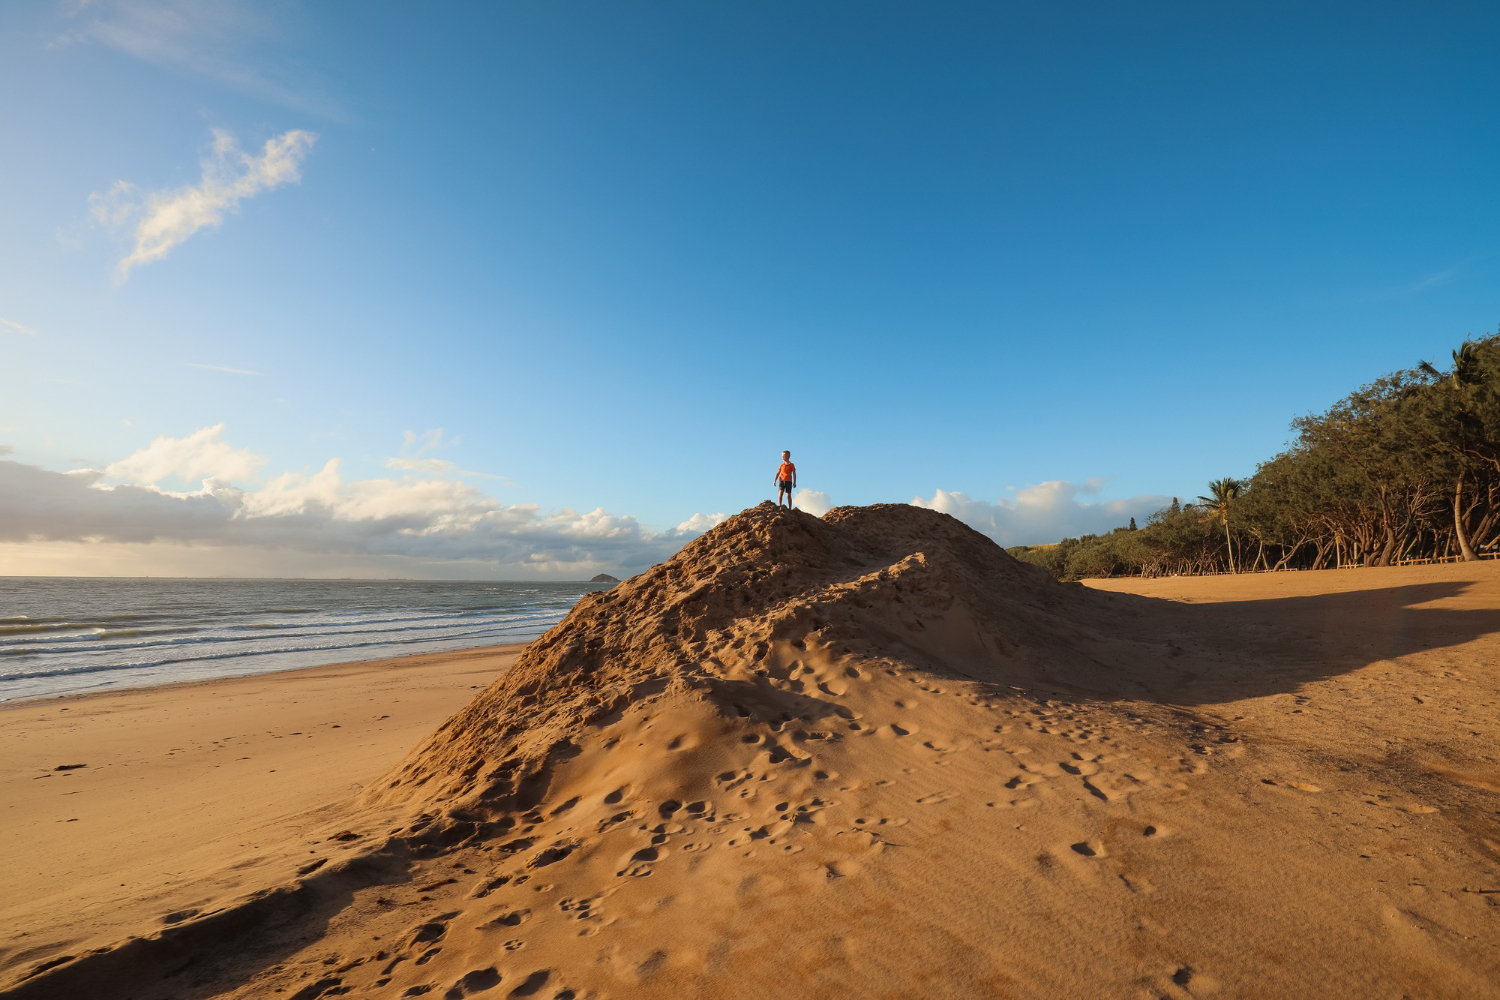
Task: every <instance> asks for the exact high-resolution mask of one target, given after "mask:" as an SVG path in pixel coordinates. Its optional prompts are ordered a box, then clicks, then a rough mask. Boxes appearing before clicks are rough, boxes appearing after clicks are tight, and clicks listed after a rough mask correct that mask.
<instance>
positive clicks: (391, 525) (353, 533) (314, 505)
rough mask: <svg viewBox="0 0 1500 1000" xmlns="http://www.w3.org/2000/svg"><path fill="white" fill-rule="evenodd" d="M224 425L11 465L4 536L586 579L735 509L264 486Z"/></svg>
mask: <svg viewBox="0 0 1500 1000" xmlns="http://www.w3.org/2000/svg"><path fill="white" fill-rule="evenodd" d="M223 433H224V426H223V425H222V424H219V425H215V426H213V427H205V428H202V429H200V430H198V431H195V432H193V433H192V434H189V435H187V436H185V437H180V438H173V437H158V438H156V439H155V440H153V441H152V442H151V443H150V444H149V445H148V446H146V447H145V448H142V449H140V450H139V451H137V452H135V453H134V454H132V455H130V456H128V457H126V458H124V459H121V460H120V461H118V462H114V463H111V464H110V465H109V466H107V467H106V468H105V469H104V470H103V471H99V470H92V469H88V470H80V471H76V472H52V471H49V470H47V469H43V468H40V467H38V466H35V465H27V464H24V463H21V462H15V461H0V544H4V543H8V544H10V545H12V546H16V545H21V546H24V545H27V544H32V545H36V544H41V543H71V544H75V545H78V546H80V549H79V550H78V553H77V554H78V555H79V556H80V557H81V556H83V555H85V554H86V552H85V550H86V549H88V548H89V547H109V546H119V545H142V544H147V545H150V544H165V545H168V546H172V545H175V546H194V547H209V548H212V549H214V550H216V551H218V552H220V553H222V555H223V569H222V570H221V572H224V573H236V572H244V571H245V570H244V569H243V568H242V567H243V566H247V565H250V564H252V563H253V565H254V566H256V567H258V569H257V571H258V572H265V571H266V569H267V567H268V566H269V567H270V569H271V571H274V568H275V567H274V564H275V560H274V559H272V560H270V562H269V563H268V561H267V558H266V555H267V550H274V551H279V552H283V553H285V554H286V555H287V556H288V560H287V563H288V564H289V565H290V564H295V565H297V566H305V565H306V563H307V556H308V555H309V554H314V555H317V554H321V555H323V556H326V557H328V558H327V561H326V563H325V564H324V565H323V568H322V570H321V572H323V573H324V574H326V575H348V572H349V568H350V567H358V569H357V570H356V571H355V572H356V574H357V575H371V574H372V573H382V574H385V575H400V574H402V573H414V574H418V575H434V574H436V575H454V576H467V577H471V578H475V577H479V578H489V579H495V578H497V577H505V576H510V577H525V578H544V577H550V578H558V579H584V578H587V577H588V576H591V575H593V574H594V573H598V572H603V571H608V572H613V573H615V574H617V575H618V574H620V573H633V572H637V571H639V570H641V569H644V568H645V567H647V566H649V565H652V564H653V563H656V562H659V561H661V560H662V559H665V558H667V557H668V556H670V555H671V554H672V553H674V552H675V551H676V550H677V549H678V548H680V547H681V546H682V545H683V544H684V543H685V542H687V541H688V540H689V539H691V538H693V537H695V536H696V535H698V534H701V533H702V532H703V531H706V530H707V529H708V528H709V527H712V526H713V525H714V524H717V523H719V522H720V521H722V520H723V519H724V515H723V514H713V515H704V514H697V515H694V516H693V517H692V518H689V519H688V520H687V521H684V522H683V523H682V524H680V525H679V526H678V527H676V528H675V529H670V530H667V531H663V532H655V531H651V530H650V529H648V528H646V527H644V526H642V525H641V524H640V523H638V522H637V521H636V519H635V518H634V517H630V516H628V515H617V514H611V513H609V512H608V511H606V510H604V509H603V508H596V509H595V510H592V511H585V512H580V511H577V510H573V509H563V510H557V511H543V510H542V509H541V508H540V507H539V506H538V505H536V504H527V503H518V504H503V503H501V502H500V501H498V500H496V499H494V498H493V497H490V496H488V495H486V494H484V493H483V492H481V491H480V490H479V489H478V488H476V487H475V486H473V485H471V484H469V483H465V482H463V481H461V480H460V479H458V478H453V477H439V476H431V475H403V476H400V477H399V478H397V477H383V478H374V479H348V478H346V477H345V476H344V474H343V472H342V461H341V460H340V459H338V458H332V459H329V460H328V461H327V462H326V463H325V464H324V465H323V467H322V468H321V469H318V470H317V471H315V472H283V473H281V474H279V475H275V476H272V477H270V478H268V479H266V480H264V481H263V482H252V481H255V480H257V479H258V477H259V476H260V473H261V470H262V469H263V468H264V467H265V466H266V464H267V461H268V460H267V459H266V458H265V457H264V456H260V455H256V454H254V453H252V452H250V451H248V450H247V449H243V448H235V447H233V446H231V445H230V444H229V443H227V442H226V441H224V439H223ZM172 480H199V481H200V482H201V485H199V486H198V487H197V488H196V489H189V490H181V491H174V490H171V489H168V488H167V487H166V486H164V485H163V484H164V483H168V484H169V483H170V481H172ZM250 554H253V555H254V559H253V560H252V559H250V558H248V556H249V555H250ZM445 567H446V569H445ZM136 572H138V573H149V572H154V570H153V569H152V568H151V567H149V566H141V567H138V568H137V569H136Z"/></svg>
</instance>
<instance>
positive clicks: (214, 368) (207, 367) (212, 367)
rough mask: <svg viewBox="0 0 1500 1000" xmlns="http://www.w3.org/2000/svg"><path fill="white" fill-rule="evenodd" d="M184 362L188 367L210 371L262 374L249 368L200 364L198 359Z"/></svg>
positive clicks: (234, 373)
mask: <svg viewBox="0 0 1500 1000" xmlns="http://www.w3.org/2000/svg"><path fill="white" fill-rule="evenodd" d="M183 364H184V365H186V366H187V367H188V368H202V369H203V370H204V371H208V372H227V373H228V374H230V375H259V374H261V373H260V372H253V371H251V370H250V369H248V368H230V367H229V366H228V365H202V364H198V363H197V362H196V361H184V362H183Z"/></svg>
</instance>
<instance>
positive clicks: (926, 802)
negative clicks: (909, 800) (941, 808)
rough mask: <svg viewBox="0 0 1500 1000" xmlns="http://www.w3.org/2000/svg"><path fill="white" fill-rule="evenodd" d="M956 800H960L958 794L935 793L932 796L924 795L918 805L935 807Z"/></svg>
mask: <svg viewBox="0 0 1500 1000" xmlns="http://www.w3.org/2000/svg"><path fill="white" fill-rule="evenodd" d="M956 798H958V793H957V792H933V793H932V794H931V795H924V796H922V797H921V798H920V799H918V800H917V805H919V806H935V805H940V804H942V803H944V802H948V801H950V800H951V799H956Z"/></svg>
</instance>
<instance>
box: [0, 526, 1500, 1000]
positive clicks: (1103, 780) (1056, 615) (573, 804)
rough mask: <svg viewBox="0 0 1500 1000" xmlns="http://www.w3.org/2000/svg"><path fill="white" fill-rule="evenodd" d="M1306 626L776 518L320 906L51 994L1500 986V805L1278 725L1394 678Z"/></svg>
mask: <svg viewBox="0 0 1500 1000" xmlns="http://www.w3.org/2000/svg"><path fill="white" fill-rule="evenodd" d="M1351 606H1352V605H1351ZM1318 613H1320V614H1321V613H1322V609H1318ZM1400 632H1401V634H1402V635H1403V636H1406V637H1407V641H1410V637H1411V636H1412V635H1413V634H1415V633H1413V632H1412V630H1411V629H1410V628H1405V627H1403V628H1402V629H1400ZM1280 638H1282V637H1279V636H1277V635H1276V634H1275V630H1274V629H1273V628H1270V627H1268V626H1267V624H1266V623H1265V622H1261V621H1257V620H1255V619H1254V618H1253V616H1251V617H1248V618H1247V617H1246V616H1245V614H1244V612H1243V611H1238V612H1234V611H1231V613H1228V614H1218V613H1217V612H1211V611H1210V610H1208V609H1196V608H1187V607H1184V606H1183V605H1180V604H1171V603H1167V602H1153V601H1147V600H1143V599H1140V598H1133V597H1129V596H1123V595H1116V594H1105V593H1100V592H1096V591H1092V590H1089V589H1086V588H1083V587H1079V586H1077V585H1060V584H1057V583H1054V582H1053V581H1051V580H1050V579H1048V578H1047V577H1046V576H1045V575H1044V574H1042V573H1041V572H1040V571H1038V570H1036V569H1034V568H1032V567H1028V566H1025V565H1022V564H1019V563H1017V562H1015V561H1014V560H1012V559H1010V558H1009V557H1008V556H1006V555H1005V553H1004V552H1003V551H1002V550H1000V549H999V548H998V547H997V546H995V545H994V544H993V543H992V542H990V541H989V540H988V539H986V538H984V537H983V536H981V535H979V534H977V533H975V532H974V531H972V530H970V529H969V528H967V527H965V526H964V525H962V524H961V523H959V522H958V521H956V520H954V519H952V518H949V517H947V516H945V515H942V514H937V513H934V512H931V511H926V510H921V509H917V508H912V507H906V506H896V505H890V506H879V507H869V508H840V509H837V510H834V511H831V512H830V513H829V514H828V515H827V516H826V517H824V518H822V519H818V518H814V517H812V516H810V515H807V514H804V513H799V512H793V511H782V510H778V509H777V508H775V507H774V506H773V505H771V504H762V505H761V506H760V507H757V508H754V509H752V510H749V511H746V512H744V513H742V514H740V515H738V516H737V517H734V518H732V519H730V520H729V521H727V522H725V523H724V524H723V525H721V526H719V527H718V528H716V529H714V530H713V531H712V532H710V533H708V534H707V535H705V536H703V537H702V538H699V539H698V540H696V541H694V542H693V543H692V544H690V545H689V546H687V547H686V548H685V549H684V550H683V551H682V552H681V553H680V554H679V555H677V556H676V557H674V558H673V559H672V560H670V561H668V562H667V563H664V564H663V565H661V566H658V567H656V568H654V569H652V570H650V571H649V572H647V573H644V574H642V575H641V576H638V577H636V578H634V579H631V580H628V581H626V582H624V583H622V584H620V585H618V586H616V587H614V588H613V589H611V590H609V591H607V592H603V593H600V594H596V595H593V596H591V597H590V598H587V599H585V600H584V601H583V602H581V603H580V604H579V605H578V607H577V608H575V610H574V611H573V613H572V614H571V615H570V616H569V617H568V618H567V619H566V620H565V621H564V622H563V623H562V624H561V625H559V626H558V627H557V628H556V629H554V630H553V631H552V632H550V633H548V635H547V636H545V637H544V638H542V639H541V640H538V641H537V642H536V643H534V644H532V645H531V646H530V647H529V648H528V649H527V651H526V652H525V653H524V654H523V655H522V657H521V658H520V660H519V661H518V662H517V664H516V666H515V667H514V668H512V669H511V670H510V671H509V672H508V673H507V674H505V675H504V676H503V677H502V678H501V679H500V680H499V681H497V682H496V683H495V684H494V685H492V686H491V687H490V688H489V689H488V690H486V691H484V692H483V693H481V694H480V695H479V696H478V697H477V698H475V699H474V701H473V702H472V703H471V704H470V705H469V706H468V707H466V708H465V709H463V710H462V711H460V712H459V713H458V714H457V715H455V716H454V717H453V718H452V719H450V720H449V721H448V722H447V723H446V724H444V725H443V726H442V727H441V728H440V729H439V730H438V731H437V732H435V733H434V734H433V735H432V736H430V737H429V738H428V739H426V740H425V741H424V742H423V743H422V744H421V745H420V746H418V747H417V748H416V749H415V750H414V751H413V752H412V753H411V754H410V756H409V757H408V758H407V759H406V760H405V761H404V762H403V763H402V764H401V765H400V766H399V767H397V768H396V769H395V770H394V771H393V772H391V773H390V774H389V775H388V776H387V777H386V778H385V779H383V780H382V781H380V782H378V783H377V784H375V785H374V786H372V787H371V788H369V789H367V790H366V791H365V792H364V793H363V794H362V796H361V797H360V799H359V801H358V802H357V803H355V804H354V805H353V806H351V807H350V808H349V809H348V810H347V811H346V812H345V813H344V814H342V815H341V816H339V817H338V823H337V829H335V828H334V827H333V826H330V827H329V829H328V830H327V831H325V834H324V835H320V836H319V837H316V838H313V839H312V840H311V841H309V842H308V843H311V844H313V845H314V846H313V847H312V849H311V850H310V851H309V850H308V848H307V847H306V846H305V845H303V844H298V845H296V856H293V855H291V854H289V855H288V857H287V864H288V866H291V865H294V864H295V866H296V867H295V869H293V871H294V872H295V874H293V873H292V872H289V873H288V874H289V878H288V880H287V881H286V882H285V883H283V884H282V885H280V886H274V887H270V888H269V889H268V890H267V891H263V892H261V893H259V894H258V895H256V896H255V897H254V898H253V899H252V900H250V901H248V902H247V901H244V900H241V901H238V902H235V901H229V902H225V903H224V904H223V905H222V906H219V907H218V908H214V907H212V906H204V907H203V908H202V909H203V912H204V914H205V916H203V917H201V918H195V919H192V920H186V921H183V922H181V923H180V924H178V925H176V926H175V927H174V928H173V929H172V930H171V931H170V932H162V933H161V934H158V935H156V936H154V937H152V938H150V939H148V940H144V941H137V942H133V943H132V944H130V945H127V946H125V947H123V948H119V949H115V950H113V951H111V952H109V953H108V954H101V955H98V956H92V957H86V958H83V959H80V960H78V961H74V962H71V963H70V964H63V965H60V966H59V967H57V968H54V969H49V970H45V971H41V972H40V973H39V974H37V975H35V976H34V977H33V978H31V979H30V980H28V981H27V983H26V984H25V985H23V986H22V987H21V988H20V990H19V991H18V992H17V993H16V995H17V996H46V995H70V996H91V995H101V996H103V995H108V996H112V997H113V996H133V997H136V998H138V1000H147V998H154V997H187V996H192V997H210V996H235V997H244V998H250V997H264V996H269V995H272V994H277V995H286V996H289V997H292V998H294V1000H315V998H318V997H324V996H337V995H344V994H353V995H369V996H391V997H397V996H422V995H428V994H431V995H433V996H442V997H445V998H461V997H467V996H471V995H481V996H495V997H502V996H514V997H524V996H537V997H550V998H554V1000H575V998H583V997H633V996H710V997H739V996H746V997H749V996H786V997H804V996H805V997H813V996H819V997H822V996H854V995H859V996H863V995H872V996H887V995H890V996H897V995H901V996H907V995H922V996H1020V997H1054V996H1109V997H1114V996H1134V995H1141V996H1152V997H1159V996H1166V997H1186V996H1201V995H1209V994H1212V993H1214V992H1216V991H1218V992H1220V993H1221V995H1240V996H1243V995H1256V996H1267V997H1274V996H1287V997H1291V996H1307V995H1324V996H1339V995H1350V996H1353V995H1386V994H1391V995H1400V994H1401V993H1402V992H1406V993H1408V994H1410V995H1421V996H1484V995H1493V991H1494V987H1493V984H1494V982H1495V981H1496V979H1495V975H1496V973H1497V972H1500V968H1497V963H1496V960H1495V956H1494V954H1493V953H1492V952H1490V951H1488V950H1487V949H1486V948H1485V947H1481V946H1480V945H1478V944H1476V943H1475V942H1478V941H1479V940H1481V933H1480V932H1481V929H1482V928H1483V927H1484V926H1486V925H1487V924H1486V922H1487V921H1489V923H1488V926H1491V927H1492V926H1493V924H1492V920H1493V912H1494V909H1493V906H1494V904H1493V902H1492V901H1493V899H1495V898H1496V897H1495V896H1493V895H1491V894H1489V893H1491V891H1492V889H1491V888H1486V886H1489V885H1491V882H1488V881H1487V880H1492V879H1493V877H1494V871H1493V869H1494V864H1493V861H1494V858H1493V855H1494V854H1495V853H1497V852H1500V848H1496V847H1495V845H1494V844H1493V843H1492V842H1491V841H1489V840H1486V839H1485V835H1483V834H1482V833H1481V832H1476V831H1479V830H1481V827H1482V825H1483V823H1482V819H1478V820H1477V819H1475V817H1478V816H1481V813H1480V812H1479V811H1478V810H1481V809H1482V808H1484V804H1483V803H1482V802H1479V801H1478V800H1477V799H1475V798H1474V796H1482V795H1484V794H1489V793H1485V792H1482V791H1475V790H1474V789H1476V788H1480V787H1481V786H1478V785H1474V784H1473V783H1472V782H1470V783H1469V784H1468V785H1466V786H1465V789H1466V790H1465V791H1464V792H1463V793H1462V794H1461V795H1459V794H1455V795H1451V796H1449V797H1448V798H1443V797H1442V796H1439V795H1435V794H1434V793H1433V790H1432V788H1431V787H1430V785H1420V783H1419V782H1418V781H1417V779H1415V778H1410V780H1409V776H1406V777H1403V775H1406V774H1407V772H1404V771H1399V770H1390V769H1388V770H1387V772H1385V773H1384V776H1383V777H1380V778H1378V779H1377V778H1373V777H1370V778H1362V779H1361V783H1359V784H1358V785H1357V786H1356V785H1355V784H1353V783H1351V781H1350V779H1349V778H1347V777H1343V775H1346V774H1347V773H1349V772H1350V771H1354V770H1355V766H1354V763H1352V762H1354V761H1355V760H1356V755H1357V754H1359V753H1362V752H1364V750H1365V749H1367V748H1368V745H1369V743H1370V740H1369V737H1368V735H1367V734H1363V733H1361V734H1356V736H1354V737H1351V736H1350V735H1349V732H1348V731H1346V730H1347V726H1348V725H1349V723H1348V720H1346V719H1343V718H1342V717H1340V718H1339V719H1338V720H1337V721H1336V722H1335V723H1333V724H1331V725H1332V726H1333V728H1328V727H1324V728H1323V729H1320V730H1314V729H1306V730H1301V731H1299V732H1300V734H1301V735H1300V736H1299V739H1301V740H1302V743H1301V744H1295V743H1294V741H1290V740H1286V739H1278V738H1275V737H1274V736H1273V735H1272V734H1271V732H1270V731H1268V730H1264V729H1257V728H1255V724H1254V723H1253V721H1252V717H1253V715H1254V714H1256V713H1258V712H1260V711H1263V708H1262V707H1261V706H1262V705H1264V704H1267V703H1270V702H1273V701H1274V702H1275V703H1277V704H1280V701H1277V699H1286V700H1288V704H1289V705H1290V704H1296V705H1298V706H1299V707H1296V708H1291V707H1288V708H1287V709H1286V711H1287V712H1296V713H1297V714H1298V715H1301V714H1302V712H1303V709H1302V708H1301V707H1300V705H1301V704H1303V703H1305V698H1304V700H1303V701H1300V702H1297V703H1291V702H1290V699H1292V698H1293V697H1297V698H1303V696H1302V695H1300V694H1294V693H1293V692H1295V691H1299V690H1309V689H1310V688H1309V685H1311V684H1314V683H1315V682H1318V681H1319V680H1321V679H1322V678H1323V677H1327V676H1330V675H1331V674H1333V673H1335V672H1338V671H1346V672H1352V671H1357V670H1359V669H1362V668H1363V667H1364V666H1366V665H1367V664H1368V663H1369V662H1370V661H1369V658H1368V656H1367V655H1366V654H1364V653H1361V652H1359V651H1358V650H1352V649H1351V650H1346V651H1345V652H1344V653H1343V654H1341V655H1342V659H1341V658H1340V656H1339V655H1334V653H1333V652H1332V651H1327V652H1326V653H1324V654H1318V655H1311V656H1307V655H1304V654H1299V655H1298V656H1296V657H1293V661H1295V662H1294V663H1293V665H1292V666H1290V667H1288V666H1287V662H1288V661H1285V660H1284V661H1282V662H1281V663H1280V665H1279V666H1278V662H1277V661H1275V660H1274V659H1272V656H1273V653H1272V650H1273V649H1274V647H1275V643H1276V641H1277V640H1278V639H1280ZM1408 651H1409V652H1411V653H1412V654H1413V655H1419V654H1420V652H1421V650H1420V649H1417V648H1415V647H1413V648H1412V649H1410V650H1408ZM1304 652H1305V651H1304ZM1361 657H1364V658H1363V659H1361ZM1304 661H1315V663H1314V665H1309V662H1304ZM1334 683H1336V684H1340V685H1343V684H1344V682H1343V681H1342V680H1340V681H1331V682H1330V684H1334ZM1339 690H1346V687H1343V686H1341V687H1340V688H1339ZM1371 690H1374V688H1371ZM1210 703H1211V704H1213V705H1214V708H1213V710H1209V709H1206V708H1204V707H1203V706H1204V705H1206V704H1210ZM1492 714H1493V713H1492ZM1339 727H1345V728H1339ZM1433 733H1434V734H1435V735H1433V736H1432V737H1431V740H1430V742H1432V743H1433V744H1434V745H1435V744H1436V742H1437V741H1438V739H1439V738H1441V739H1449V738H1450V737H1449V736H1448V735H1441V736H1440V734H1438V731H1437V730H1433ZM1335 737H1336V738H1335ZM1460 763H1461V764H1462V769H1463V773H1465V774H1471V775H1472V774H1475V773H1480V771H1482V770H1483V767H1482V766H1481V765H1482V762H1475V761H1472V760H1467V759H1466V760H1465V761H1463V762H1460ZM1445 766H1448V767H1449V769H1450V770H1453V769H1454V768H1456V767H1459V763H1454V762H1453V761H1450V762H1449V763H1448V764H1447V765H1445ZM1475 768H1479V770H1475ZM1366 773H1373V772H1366ZM1455 773H1457V772H1455ZM1484 773H1488V772H1487V771H1486V772H1484ZM1423 780H1425V779H1423ZM1466 796H1467V797H1466ZM1434 803H1436V804H1434ZM1334 804H1336V806H1337V808H1336V809H1335V808H1332V806H1333V805H1334ZM1330 810H1331V813H1330ZM1413 823H1422V824H1428V825H1427V826H1426V827H1425V828H1424V829H1423V831H1422V833H1423V835H1424V838H1425V841H1426V842H1427V843H1430V844H1436V845H1441V847H1440V849H1438V850H1435V851H1433V852H1431V855H1432V856H1431V857H1426V856H1424V858H1423V859H1422V860H1420V861H1413V854H1412V852H1411V850H1409V838H1410V836H1411V835H1412V832H1413V831H1412V830H1411V829H1410V824H1413ZM1485 844H1489V846H1488V847H1485V846H1484V845H1485ZM1466 851H1470V852H1473V853H1465V852H1466ZM1464 859H1469V860H1464ZM1486 866H1488V867H1486ZM1414 878H1420V879H1422V880H1423V885H1424V886H1426V885H1429V884H1439V883H1441V884H1443V885H1448V886H1450V890H1449V894H1448V895H1447V896H1444V897H1442V898H1440V899H1439V898H1434V897H1426V896H1424V897H1423V898H1422V899H1420V900H1418V899H1414V898H1413V897H1411V896H1410V895H1403V893H1404V892H1405V890H1400V891H1398V890H1397V889H1395V888H1392V887H1395V886H1398V885H1403V886H1404V885H1409V884H1410V883H1411V880H1412V879H1414ZM1460 883H1462V885H1460ZM1470 883H1472V885H1470ZM1465 885H1468V886H1469V887H1470V888H1472V889H1473V890H1474V891H1473V892H1472V893H1469V894H1467V895H1465V894H1463V893H1459V891H1458V890H1459V888H1462V887H1463V886H1465ZM1351 887H1356V889H1355V891H1353V892H1351ZM1424 891H1425V889H1424ZM255 907H259V910H256V909H255ZM1371 954H1378V955H1381V956H1383V960H1382V961H1381V962H1377V963H1371V962H1370V961H1369V960H1368V958H1367V957H1366V956H1368V955H1371ZM127 956H134V957H128V958H127ZM111 961H112V962H113V964H110V963H111ZM106 969H107V970H109V974H110V977H112V978H111V979H110V980H108V981H106V979H104V978H101V970H106ZM91 970H92V971H91ZM70 976H71V978H69V977H70ZM122 983H128V984H130V987H129V990H128V991H126V990H125V989H124V988H123V987H122V986H121V984H122ZM106 984H107V985H108V986H109V988H110V990H111V991H110V992H102V991H103V990H104V989H105V985H106ZM60 987H67V989H70V990H71V991H72V992H64V993H59V992H58V989H59V988H60ZM47 990H51V991H52V992H51V993H50V994H49V993H48V992H47Z"/></svg>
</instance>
